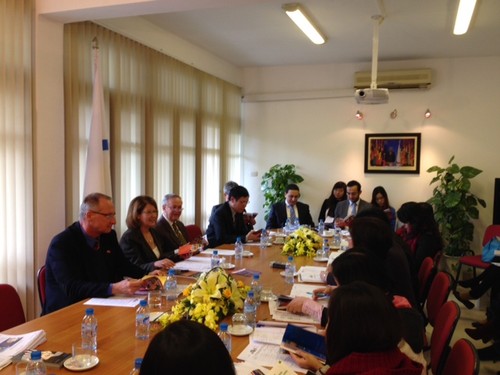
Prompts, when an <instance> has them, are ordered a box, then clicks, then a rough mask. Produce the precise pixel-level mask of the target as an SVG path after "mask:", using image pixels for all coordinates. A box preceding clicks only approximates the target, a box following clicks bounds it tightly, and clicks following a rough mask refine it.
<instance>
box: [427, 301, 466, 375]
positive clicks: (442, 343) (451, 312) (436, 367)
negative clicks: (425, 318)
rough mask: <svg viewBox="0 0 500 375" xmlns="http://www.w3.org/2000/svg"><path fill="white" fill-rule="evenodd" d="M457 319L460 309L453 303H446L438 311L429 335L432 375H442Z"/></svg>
mask: <svg viewBox="0 0 500 375" xmlns="http://www.w3.org/2000/svg"><path fill="white" fill-rule="evenodd" d="M459 318H460V308H459V307H458V304H457V303H456V302H455V301H448V302H446V303H445V304H443V305H442V306H441V308H440V309H439V313H438V314H437V317H436V320H435V324H434V330H433V331H432V335H431V353H430V360H431V362H430V364H429V367H430V368H431V370H432V375H442V369H443V366H444V363H445V361H446V359H447V357H448V353H449V351H450V340H451V337H452V336H453V332H454V331H455V327H456V326H457V323H458V319H459Z"/></svg>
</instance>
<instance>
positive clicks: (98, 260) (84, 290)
mask: <svg viewBox="0 0 500 375" xmlns="http://www.w3.org/2000/svg"><path fill="white" fill-rule="evenodd" d="M115 215H116V213H115V207H114V205H113V202H112V201H111V198H110V197H109V196H107V195H104V194H101V193H92V194H89V195H87V196H86V197H85V198H84V200H83V203H82V205H81V206H80V218H79V221H76V222H74V223H73V224H71V225H70V226H69V227H68V228H66V229H65V230H64V231H63V232H61V233H59V234H58V235H56V236H55V237H54V238H53V239H52V241H51V243H50V245H49V250H48V252H47V258H46V261H45V266H46V267H47V283H46V287H45V291H46V295H47V300H46V304H45V307H44V310H43V312H42V314H48V313H50V312H53V311H56V310H59V309H61V308H63V307H66V306H69V305H71V304H73V303H75V302H78V301H81V300H83V299H86V298H90V297H109V296H112V295H116V294H120V295H123V294H124V295H132V294H134V293H135V292H136V291H137V290H139V288H140V287H141V284H142V282H141V280H130V279H129V278H134V279H140V278H141V277H142V276H144V274H145V273H146V272H145V271H144V270H143V269H142V268H140V267H138V266H136V265H134V264H132V263H130V262H129V261H128V260H127V259H126V258H125V256H124V255H123V252H122V250H121V248H120V245H119V244H118V239H117V237H116V232H115V231H114V230H113V226H114V225H115V224H116V217H115Z"/></svg>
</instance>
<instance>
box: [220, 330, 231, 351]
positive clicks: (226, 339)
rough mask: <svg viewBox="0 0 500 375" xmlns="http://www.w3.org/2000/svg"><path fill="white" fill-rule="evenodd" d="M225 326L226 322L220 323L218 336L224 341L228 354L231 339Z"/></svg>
mask: <svg viewBox="0 0 500 375" xmlns="http://www.w3.org/2000/svg"><path fill="white" fill-rule="evenodd" d="M227 327H228V326H227V323H221V324H220V331H219V337H220V339H221V340H222V342H223V343H224V346H225V347H226V349H227V351H228V352H229V354H231V348H232V339H231V334H230V333H229V332H228V331H227Z"/></svg>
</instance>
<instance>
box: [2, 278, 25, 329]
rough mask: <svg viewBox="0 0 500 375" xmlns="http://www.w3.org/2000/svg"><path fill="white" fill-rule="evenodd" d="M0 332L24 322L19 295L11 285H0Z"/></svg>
mask: <svg viewBox="0 0 500 375" xmlns="http://www.w3.org/2000/svg"><path fill="white" fill-rule="evenodd" d="M0 301H2V308H1V309H0V332H1V331H5V330H6V329H9V328H12V327H15V326H18V325H19V324H23V323H24V322H26V318H25V317H24V310H23V305H22V304H21V299H20V298H19V294H17V291H16V290H15V289H14V287H13V286H12V285H9V284H0Z"/></svg>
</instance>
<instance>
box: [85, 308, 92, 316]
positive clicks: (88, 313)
mask: <svg viewBox="0 0 500 375" xmlns="http://www.w3.org/2000/svg"><path fill="white" fill-rule="evenodd" d="M85 314H86V315H94V309H93V308H92V307H89V308H87V309H86V310H85Z"/></svg>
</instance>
